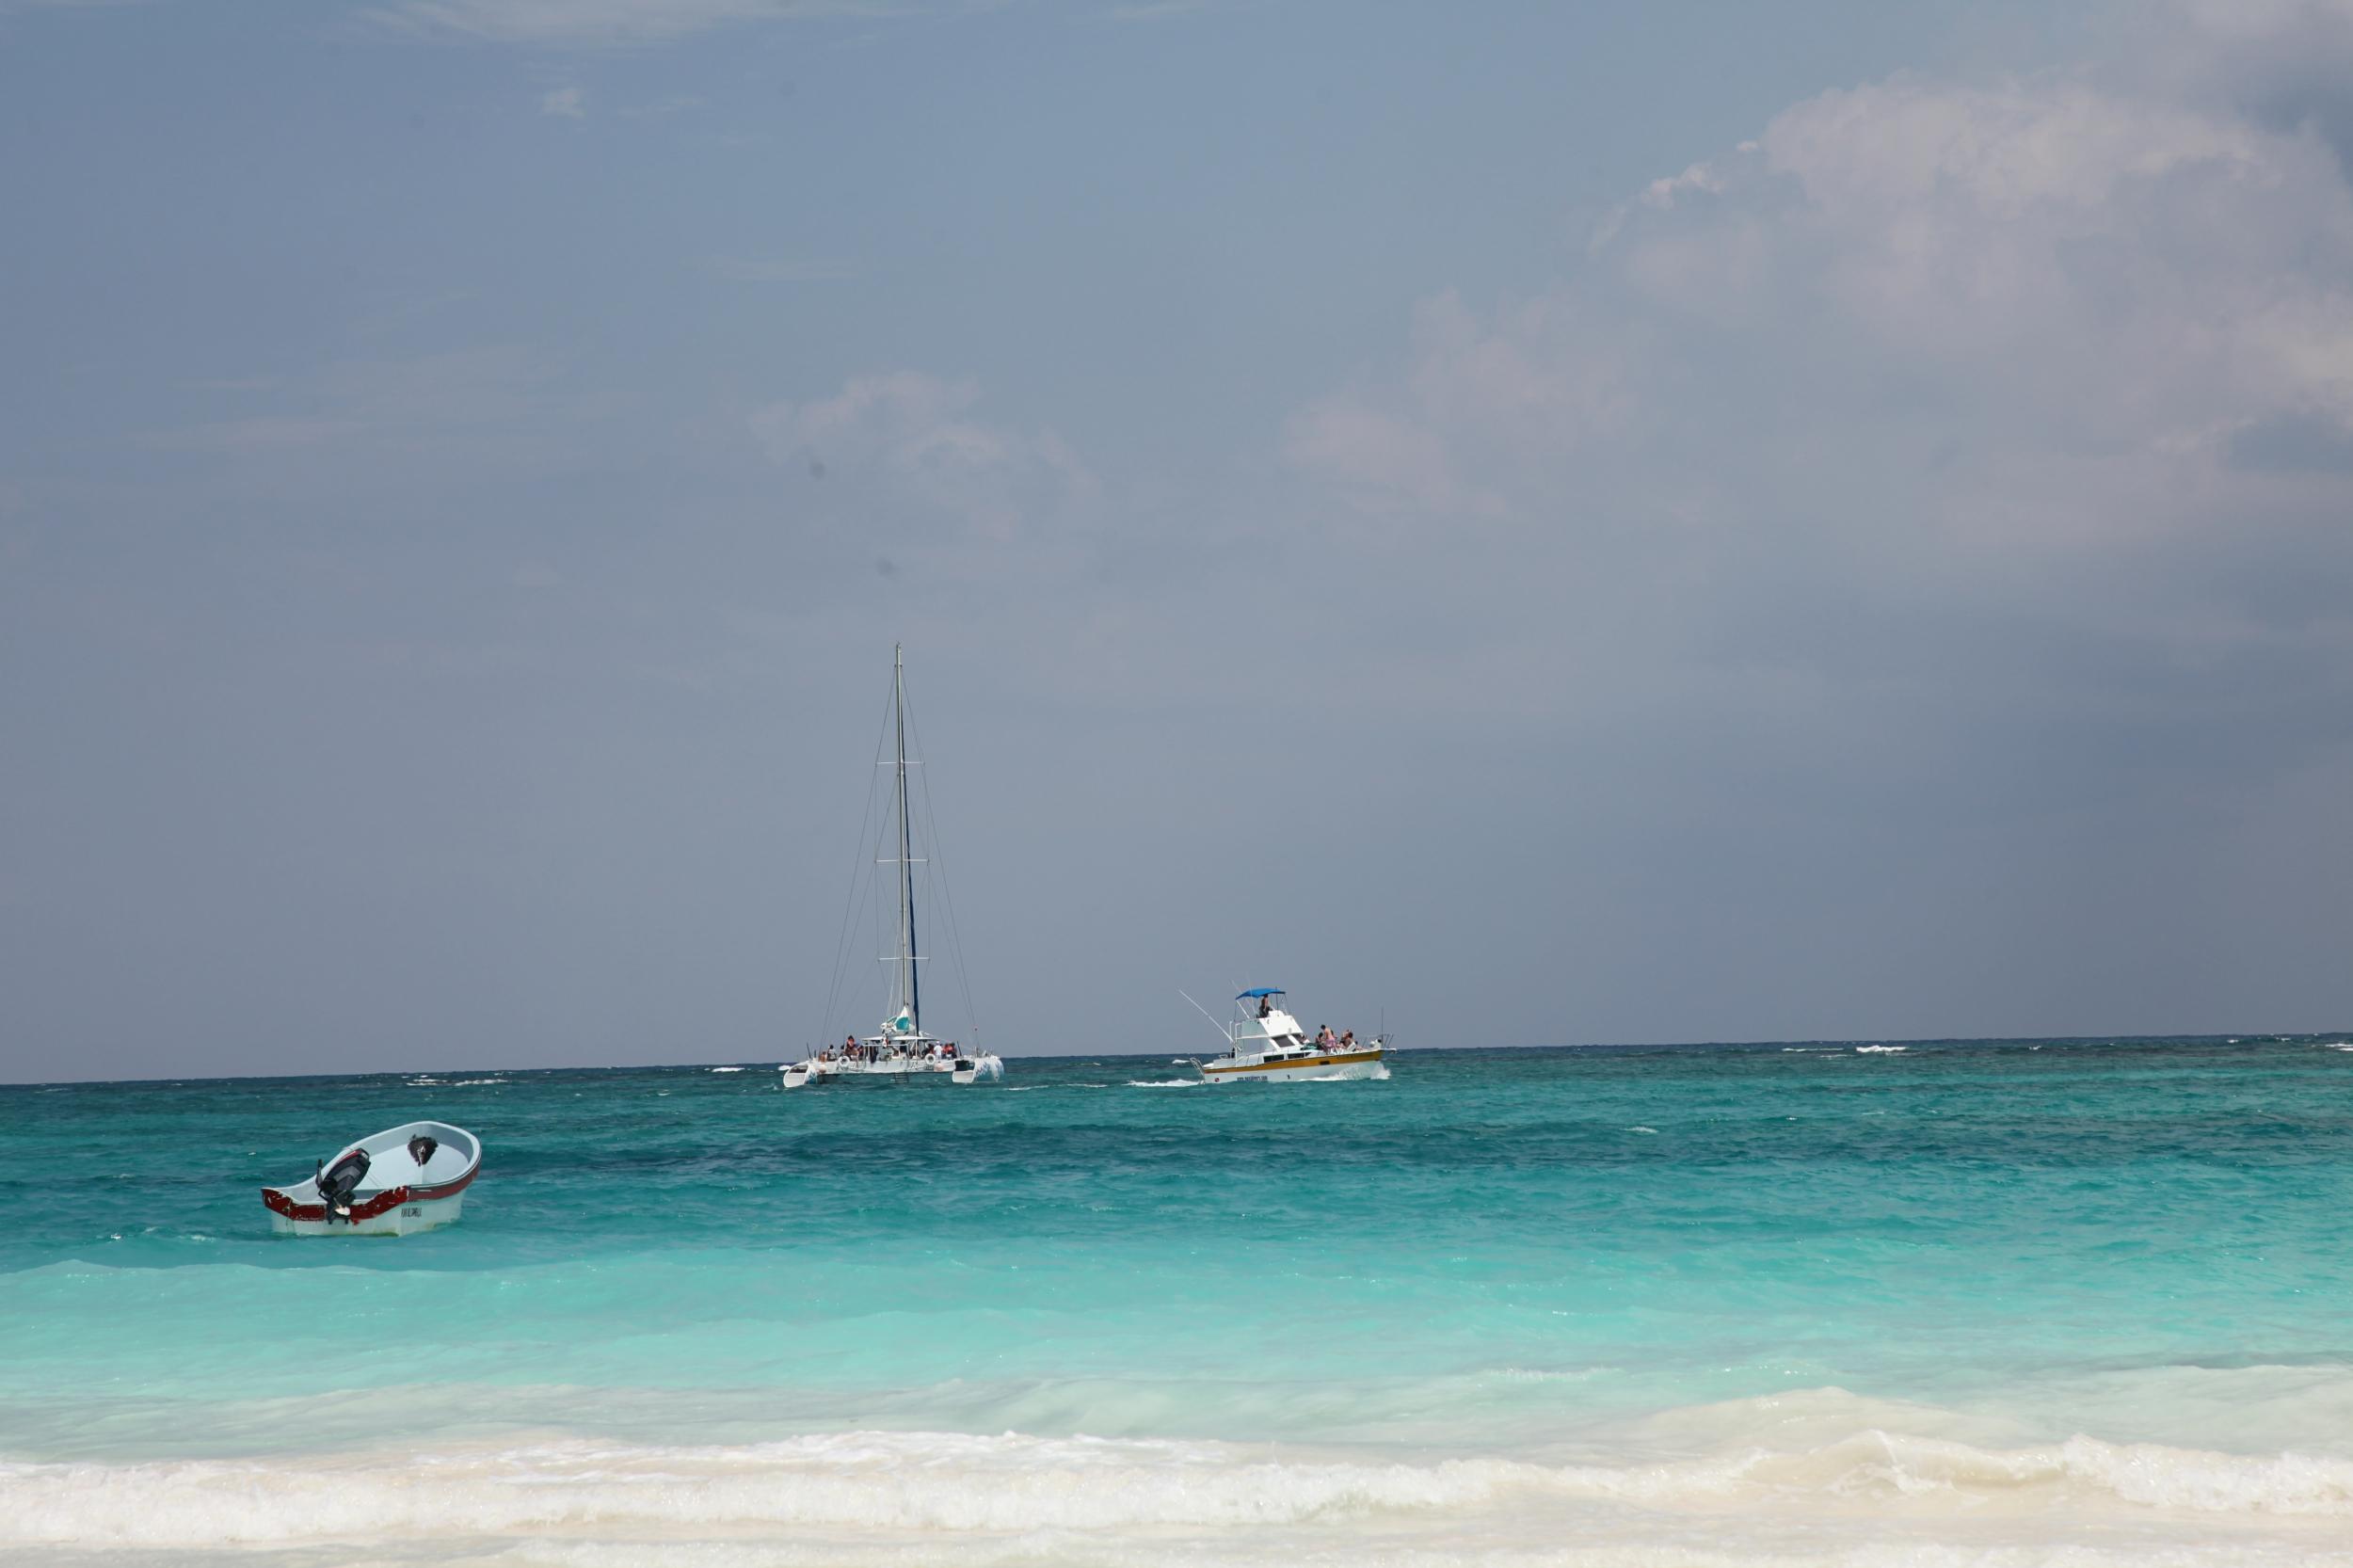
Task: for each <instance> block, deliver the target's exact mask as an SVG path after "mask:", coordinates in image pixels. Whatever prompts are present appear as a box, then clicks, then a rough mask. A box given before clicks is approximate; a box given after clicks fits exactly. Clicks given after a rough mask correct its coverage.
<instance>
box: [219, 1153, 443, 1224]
mask: <svg viewBox="0 0 2353 1568" xmlns="http://www.w3.org/2000/svg"><path fill="white" fill-rule="evenodd" d="M481 1171H482V1167H481V1166H480V1165H476V1166H475V1167H474V1168H473V1169H472V1170H471V1171H468V1172H467V1173H466V1174H465V1175H464V1176H459V1177H458V1178H457V1179H456V1181H448V1182H443V1183H442V1184H441V1185H440V1186H439V1187H387V1188H385V1189H384V1191H382V1192H378V1193H376V1194H375V1195H374V1196H373V1197H370V1198H369V1199H367V1200H366V1201H365V1202H363V1203H355V1204H353V1205H352V1206H351V1218H352V1219H353V1220H354V1221H359V1220H373V1219H375V1218H376V1216H377V1215H378V1214H385V1213H390V1212H391V1211H392V1210H393V1209H395V1208H399V1207H400V1206H401V1205H402V1204H404V1203H433V1202H436V1201H438V1200H440V1199H442V1198H454V1197H456V1195H457V1194H458V1193H460V1192H464V1191H465V1190H466V1189H467V1188H469V1187H471V1186H472V1185H473V1178H474V1177H475V1176H478V1175H480V1174H481ZM262 1202H263V1203H264V1205H265V1206H267V1207H268V1208H269V1210H270V1212H272V1213H273V1214H283V1215H284V1216H285V1217H286V1218H287V1219H289V1220H324V1219H326V1218H327V1205H325V1204H323V1203H296V1202H295V1201H294V1199H292V1198H290V1197H288V1196H286V1194H285V1193H283V1192H280V1191H279V1190H278V1189H277V1188H275V1187H264V1188H263V1189H262ZM335 1217H336V1218H337V1219H342V1218H343V1217H344V1216H342V1215H340V1214H339V1215H337V1216H335Z"/></svg>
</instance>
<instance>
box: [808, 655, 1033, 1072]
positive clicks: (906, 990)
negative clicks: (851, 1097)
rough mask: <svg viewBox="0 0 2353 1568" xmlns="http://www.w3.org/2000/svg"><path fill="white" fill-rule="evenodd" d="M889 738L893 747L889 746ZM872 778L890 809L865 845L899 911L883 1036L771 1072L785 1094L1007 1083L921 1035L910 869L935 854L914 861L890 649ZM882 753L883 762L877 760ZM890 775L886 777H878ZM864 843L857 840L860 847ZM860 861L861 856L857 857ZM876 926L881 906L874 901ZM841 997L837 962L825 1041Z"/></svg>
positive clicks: (853, 1040) (901, 659)
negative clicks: (870, 1086)
mask: <svg viewBox="0 0 2353 1568" xmlns="http://www.w3.org/2000/svg"><path fill="white" fill-rule="evenodd" d="M892 737H895V738H896V739H895V743H894V742H893V740H892ZM876 750H877V753H878V756H877V760H876V777H877V778H878V779H884V778H886V777H887V780H888V788H889V790H890V794H891V800H890V809H889V813H888V820H887V822H886V824H885V835H884V836H883V837H882V838H881V839H880V840H865V842H867V843H871V844H872V846H873V847H874V849H875V850H876V852H877V853H876V854H874V855H873V856H872V861H873V865H874V867H875V869H876V870H877V871H882V870H884V869H885V868H888V876H889V879H890V886H891V891H890V897H891V898H892V899H893V900H895V901H896V903H897V904H898V922H897V941H896V944H895V946H894V948H893V950H892V951H891V952H887V953H885V954H883V955H882V962H883V963H885V964H888V966H890V968H889V970H888V974H889V977H890V978H889V987H890V993H889V1007H888V1011H887V1012H886V1013H885V1015H884V1019H883V1025H882V1028H881V1029H879V1030H878V1031H876V1032H874V1033H872V1034H869V1035H867V1036H865V1037H864V1038H863V1039H861V1038H859V1037H858V1036H857V1035H856V1034H851V1035H847V1036H845V1037H844V1038H843V1040H842V1042H841V1044H840V1045H838V1046H828V1047H826V1048H824V1049H823V1050H818V1051H811V1052H809V1053H808V1055H807V1056H805V1057H803V1058H802V1059H801V1060H800V1061H798V1062H788V1063H786V1064H783V1065H782V1066H781V1067H779V1068H778V1069H777V1070H778V1072H780V1073H781V1074H782V1075H783V1080H784V1082H783V1086H784V1087H785V1088H787V1089H806V1088H808V1086H809V1085H811V1084H814V1083H837V1082H841V1083H857V1082H867V1081H872V1082H882V1083H909V1082H921V1081H937V1080H942V1079H945V1080H947V1081H948V1082H950V1083H956V1084H965V1085H970V1084H974V1083H979V1082H982V1081H983V1080H993V1079H1000V1078H1002V1077H1004V1076H1005V1064H1004V1062H1003V1061H1002V1060H1001V1059H1000V1058H999V1057H998V1056H996V1055H995V1054H994V1053H992V1052H989V1051H984V1050H980V1049H977V1048H966V1047H963V1046H960V1045H958V1044H957V1043H956V1042H955V1041H953V1040H950V1039H945V1038H942V1037H941V1036H939V1035H936V1034H933V1033H930V1032H926V1031H925V1030H924V1028H923V983H922V965H923V964H924V963H925V962H926V959H925V956H924V954H923V953H922V952H921V951H920V943H919V941H918V940H917V936H916V920H915V916H916V906H915V904H916V900H915V893H916V868H917V867H919V866H920V867H924V868H925V869H926V870H927V871H933V872H936V859H937V856H936V853H935V854H932V855H925V856H919V855H918V854H917V853H916V848H917V845H916V833H915V811H914V808H913V805H912V802H911V799H910V797H909V794H908V791H907V777H908V770H909V769H910V768H916V767H920V766H921V764H920V762H917V761H913V760H910V759H909V758H908V756H907V705H906V652H905V649H904V648H898V649H894V650H893V652H892V656H891V665H890V716H889V721H888V728H886V730H885V732H884V742H883V744H881V745H878V746H877V747H876ZM886 751H887V752H888V755H887V756H886V755H881V754H882V753H885V752H886ZM884 769H888V770H889V771H888V775H887V776H886V775H885V774H884V773H883V772H882V770H884ZM868 811H869V817H868V820H869V821H872V820H873V816H872V801H871V799H870V801H869V805H868ZM923 815H924V818H925V821H926V822H927V823H928V821H929V819H930V816H931V810H930V796H929V792H928V791H926V792H925V793H924V803H923ZM863 838H864V836H863V835H862V834H861V839H862V840H863ZM859 853H860V855H861V856H864V855H865V850H864V848H861V849H860V851H859ZM941 891H942V894H943V897H942V900H941V902H942V903H943V904H946V905H947V907H948V910H949V933H950V947H951V950H952V951H953V950H954V949H955V948H956V947H958V946H959V945H960V944H958V943H956V942H955V940H954V932H955V924H954V905H953V904H948V903H947V900H946V898H945V896H944V894H945V888H944V885H943V886H942V887H941ZM875 908H876V912H877V919H879V918H880V911H881V908H882V902H881V900H880V899H879V898H877V900H876V904H875ZM858 914H859V911H858V910H857V909H856V907H853V909H852V910H851V912H850V914H849V916H848V918H847V920H845V922H844V925H845V930H844V937H845V940H844V941H843V942H842V944H841V953H842V954H843V955H845V956H846V954H847V953H848V952H849V951H850V944H849V942H848V941H847V939H846V937H847V931H848V927H849V926H850V925H852V924H854V923H855V922H856V920H857V919H858ZM841 994H842V976H841V962H840V959H839V958H837V960H836V962H835V966H834V989H833V994H832V995H831V996H829V997H828V998H827V1000H826V1004H825V1012H826V1015H827V1024H826V1033H827V1034H828V1035H830V1034H831V1033H832V1030H833V1024H834V1022H835V1021H836V1020H837V1018H838V1015H836V1014H835V1012H834V1004H835V1002H836V1001H837V1000H839V999H840V996H841ZM971 1005H972V1002H971V995H970V989H969V987H967V988H966V995H965V1011H966V1014H967V1015H968V1021H969V1014H970V1012H971Z"/></svg>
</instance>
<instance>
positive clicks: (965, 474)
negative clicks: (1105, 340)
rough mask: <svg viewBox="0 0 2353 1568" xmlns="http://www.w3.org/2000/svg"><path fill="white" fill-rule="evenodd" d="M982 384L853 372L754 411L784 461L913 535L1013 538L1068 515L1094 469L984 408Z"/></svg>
mask: <svg viewBox="0 0 2353 1568" xmlns="http://www.w3.org/2000/svg"><path fill="white" fill-rule="evenodd" d="M979 402H980V388H979V386H978V385H977V384H976V383H974V382H972V381H970V380H951V379H948V378H946V377H942V376H934V375H930V374H927V373H924V372H921V371H911V370H909V371H888V372H877V373H874V374H871V375H865V376H853V377H852V378H851V379H850V380H849V381H848V382H847V383H845V384H844V385H843V387H842V389H841V390H840V392H836V393H835V394H834V395H832V396H830V397H824V398H816V399H811V400H808V401H805V402H781V403H772V404H769V405H766V406H765V407H762V408H758V409H756V410H754V411H753V413H752V414H751V416H750V422H749V423H750V426H751V430H752V434H753V436H754V437H755V439H756V440H758V441H759V442H760V446H761V448H762V449H763V450H764V451H765V452H766V453H767V454H768V456H770V458H771V459H772V460H774V461H775V462H776V463H778V464H780V465H783V466H785V467H787V468H789V469H792V470H794V471H797V472H801V473H803V474H805V475H807V476H808V477H809V478H810V479H812V480H823V481H828V482H830V483H831V484H832V485H834V486H835V487H836V488H847V489H848V490H850V491H852V492H854V495H855V498H856V499H855V501H854V503H853V504H855V505H856V508H857V511H858V515H860V516H862V517H864V518H866V519H867V520H869V521H872V522H877V523H881V524H883V525H886V526H888V527H891V528H893V529H894V530H895V531H896V532H897V534H898V536H901V537H903V538H905V539H909V540H914V541H919V542H920V541H926V540H928V541H931V542H935V543H963V542H972V541H976V540H977V541H984V542H993V543H999V544H1002V543H1006V542H1011V541H1013V540H1015V539H1016V538H1022V537H1025V536H1032V535H1034V534H1035V533H1037V532H1038V531H1039V530H1041V529H1044V528H1047V527H1048V526H1051V525H1055V524H1058V523H1062V522H1066V521H1067V520H1069V519H1070V518H1071V516H1072V515H1073V513H1074V511H1075V510H1076V509H1077V508H1079V507H1080V506H1082V505H1083V504H1085V503H1086V502H1088V501H1090V500H1092V499H1093V498H1094V496H1095V495H1096V490H1097V486H1096V480H1095V477H1094V475H1093V474H1092V473H1090V472H1088V471H1087V469H1086V467H1085V465H1084V464H1083V463H1081V462H1080V460H1079V457H1078V456H1077V454H1076V453H1074V452H1073V451H1072V450H1071V449H1070V447H1069V446H1068V444H1067V443H1065V442H1064V440H1062V438H1061V437H1060V436H1058V435H1057V434H1055V433H1054V432H1053V431H1052V430H1050V429H1039V430H1034V431H1022V430H1019V429H1016V428H1015V427H1013V426H1010V425H1007V424H1000V423H997V422H992V421H987V420H984V419H981V418H978V417H976V415H975V412H974V410H975V408H976V407H977V406H978V404H979Z"/></svg>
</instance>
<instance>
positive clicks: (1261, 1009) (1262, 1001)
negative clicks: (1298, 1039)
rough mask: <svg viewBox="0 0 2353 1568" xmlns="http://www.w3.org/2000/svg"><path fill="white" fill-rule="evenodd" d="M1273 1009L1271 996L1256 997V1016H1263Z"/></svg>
mask: <svg viewBox="0 0 2353 1568" xmlns="http://www.w3.org/2000/svg"><path fill="white" fill-rule="evenodd" d="M1273 1011H1274V999H1273V997H1260V998H1259V999H1258V1016H1260V1017H1261V1018H1263V1017H1265V1016H1267V1015H1268V1014H1270V1013H1272V1012H1273Z"/></svg>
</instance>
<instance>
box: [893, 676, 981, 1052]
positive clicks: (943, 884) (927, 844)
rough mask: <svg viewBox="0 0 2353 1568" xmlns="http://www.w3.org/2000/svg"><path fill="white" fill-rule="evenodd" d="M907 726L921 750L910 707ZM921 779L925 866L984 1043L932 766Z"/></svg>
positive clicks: (970, 1019)
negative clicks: (943, 850)
mask: <svg viewBox="0 0 2353 1568" xmlns="http://www.w3.org/2000/svg"><path fill="white" fill-rule="evenodd" d="M907 730H908V732H909V733H910V734H912V735H914V736H915V748H916V750H917V751H918V752H919V753H920V751H921V750H922V749H923V737H922V734H921V732H920V730H918V729H917V728H916V726H915V713H914V711H913V710H912V709H909V710H908V711H907ZM922 779H923V789H922V794H923V853H924V856H925V857H926V862H927V863H926V866H925V870H927V871H928V872H930V873H931V875H930V877H929V878H928V880H930V881H932V882H935V883H936V884H937V885H938V887H939V905H940V907H941V908H942V909H943V910H945V911H946V912H947V916H948V952H949V954H950V957H951V959H952V962H953V964H954V967H955V971H956V989H957V990H959V991H961V992H962V993H963V994H964V1021H965V1022H966V1023H967V1024H968V1025H969V1026H970V1029H971V1033H972V1044H973V1046H974V1047H975V1048H978V1047H979V1045H980V1043H981V1015H980V1011H979V1009H977V1008H975V1007H974V1006H973V1005H972V971H971V969H970V968H968V966H967V965H966V964H965V962H964V934H963V933H962V932H960V931H959V930H957V928H956V901H955V898H954V896H953V895H952V894H951V893H950V892H949V890H948V862H947V861H946V860H945V859H944V858H942V856H940V853H939V824H938V821H937V819H936V818H935V817H934V816H933V814H932V771H931V769H929V768H925V769H924V770H923V773H922Z"/></svg>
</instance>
